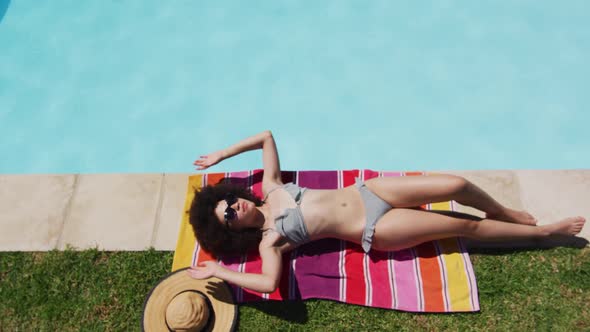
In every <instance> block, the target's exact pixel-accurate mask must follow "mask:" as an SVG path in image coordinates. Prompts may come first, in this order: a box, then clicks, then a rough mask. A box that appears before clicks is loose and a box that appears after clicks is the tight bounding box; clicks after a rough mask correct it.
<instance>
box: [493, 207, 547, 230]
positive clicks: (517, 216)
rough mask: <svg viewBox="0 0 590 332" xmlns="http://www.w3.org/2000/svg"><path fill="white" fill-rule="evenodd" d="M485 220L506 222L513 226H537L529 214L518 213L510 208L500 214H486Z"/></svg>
mask: <svg viewBox="0 0 590 332" xmlns="http://www.w3.org/2000/svg"><path fill="white" fill-rule="evenodd" d="M486 218H488V219H495V220H500V221H507V222H511V223H515V224H522V225H531V226H534V225H536V224H537V219H536V218H535V217H533V216H532V215H531V214H530V213H528V212H526V211H518V210H514V209H510V208H506V209H505V210H504V211H503V212H501V213H496V214H491V213H488V214H486Z"/></svg>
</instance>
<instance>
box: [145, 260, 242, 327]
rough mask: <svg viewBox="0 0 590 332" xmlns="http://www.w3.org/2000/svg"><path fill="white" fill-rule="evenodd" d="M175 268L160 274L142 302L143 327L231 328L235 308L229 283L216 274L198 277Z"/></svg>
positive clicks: (234, 320) (234, 323) (236, 316)
mask: <svg viewBox="0 0 590 332" xmlns="http://www.w3.org/2000/svg"><path fill="white" fill-rule="evenodd" d="M186 269H187V268H185V269H181V270H177V271H175V272H172V273H170V274H168V275H167V276H166V277H164V278H162V279H161V280H160V281H159V282H158V284H156V286H154V288H153V289H152V290H151V291H150V293H149V294H148V296H147V298H146V300H145V303H144V305H143V317H142V320H141V327H142V330H144V331H147V332H151V331H201V330H204V331H231V330H233V328H234V327H235V325H236V321H237V318H238V311H237V308H236V305H235V304H234V300H233V295H232V292H231V289H230V288H229V286H228V284H227V283H225V282H224V281H223V280H221V279H218V278H209V279H206V280H197V279H193V278H191V276H189V275H188V273H186Z"/></svg>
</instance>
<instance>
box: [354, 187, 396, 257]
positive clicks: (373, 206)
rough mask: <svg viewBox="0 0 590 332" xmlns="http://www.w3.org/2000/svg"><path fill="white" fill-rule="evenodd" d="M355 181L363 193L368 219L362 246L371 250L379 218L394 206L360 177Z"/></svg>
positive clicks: (366, 250)
mask: <svg viewBox="0 0 590 332" xmlns="http://www.w3.org/2000/svg"><path fill="white" fill-rule="evenodd" d="M354 181H355V184H354V185H355V186H356V187H357V189H358V190H359V192H360V193H361V198H362V199H363V203H364V204H365V216H366V219H367V220H366V224H365V229H364V230H363V237H362V247H363V250H364V251H365V252H369V250H371V243H372V242H373V233H375V225H376V224H377V220H379V218H381V217H382V216H383V215H384V214H385V213H386V212H387V211H389V210H391V209H392V208H393V207H392V206H391V205H389V203H387V202H386V201H384V200H382V199H381V198H379V196H377V195H375V194H374V193H373V192H372V191H371V190H369V188H367V186H365V183H364V182H362V181H361V180H360V179H359V178H355V179H354Z"/></svg>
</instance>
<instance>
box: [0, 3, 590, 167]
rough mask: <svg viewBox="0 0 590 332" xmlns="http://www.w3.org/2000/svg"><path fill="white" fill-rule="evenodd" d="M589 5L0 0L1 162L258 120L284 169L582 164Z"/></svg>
mask: <svg viewBox="0 0 590 332" xmlns="http://www.w3.org/2000/svg"><path fill="white" fill-rule="evenodd" d="M588 12H590V3H588V2H586V1H568V2H566V3H557V2H548V1H518V2H509V3H498V2H493V1H478V2H477V3H467V2H459V1H437V2H432V3H431V4H430V5H428V6H426V5H424V4H418V3H415V4H414V3H412V4H408V3H402V2H394V1H374V2H370V3H366V2H360V1H321V2H298V1H270V0H268V1H261V2H256V4H252V3H246V2H238V1H229V2H223V3H219V2H212V3H203V2H182V3H180V2H170V3H162V2H160V1H155V0H150V1H65V0H61V1H52V2H39V1H33V0H21V1H9V0H0V130H1V132H2V140H1V141H0V154H1V156H2V157H1V158H0V160H1V161H0V173H110V172H191V171H192V170H193V168H192V161H193V160H194V159H195V158H196V157H197V156H198V155H199V154H202V153H208V152H211V151H212V150H215V149H219V148H222V147H225V146H226V145H229V144H233V143H235V142H236V141H237V140H239V139H241V138H244V137H246V136H248V135H252V134H255V133H257V132H259V131H262V130H265V129H271V130H272V131H273V133H274V134H275V138H276V140H277V144H278V146H279V152H280V155H281V166H282V168H283V169H286V170H296V169H297V170H312V169H313V170H320V169H347V168H372V169H377V170H451V169H452V170H467V169H551V168H588V167H589V165H590V154H589V153H588V151H590V134H589V133H588V123H589V120H590V115H589V113H588V111H587V108H588V105H589V104H590V94H588V93H587V89H588V88H587V87H588V86H589V85H590V84H589V82H588V81H589V77H590V69H589V68H590V67H589V66H588V60H587V59H590V24H589V23H588V20H587V13H588ZM260 165H261V164H260V155H259V153H249V154H246V155H245V156H243V157H242V156H240V157H238V158H235V159H233V160H228V161H226V162H224V163H223V164H220V165H218V166H216V167H215V168H212V169H211V171H225V170H244V169H252V168H258V167H260Z"/></svg>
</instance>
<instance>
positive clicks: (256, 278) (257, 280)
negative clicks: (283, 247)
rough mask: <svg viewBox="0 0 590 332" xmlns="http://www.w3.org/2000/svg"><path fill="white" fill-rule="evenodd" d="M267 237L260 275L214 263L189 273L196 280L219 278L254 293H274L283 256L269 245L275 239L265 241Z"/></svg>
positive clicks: (200, 266) (263, 247)
mask: <svg viewBox="0 0 590 332" xmlns="http://www.w3.org/2000/svg"><path fill="white" fill-rule="evenodd" d="M265 237H266V236H265ZM265 237H263V240H262V241H261V243H260V248H259V250H260V258H261V259H262V273H260V274H258V273H241V272H236V271H232V270H229V269H226V268H224V267H222V266H220V265H219V264H217V263H216V262H213V261H207V262H204V263H201V264H200V265H199V266H197V267H191V268H190V269H189V270H187V271H188V273H189V274H190V275H191V276H192V277H193V278H196V279H206V278H209V277H217V278H220V279H223V280H225V281H227V282H230V283H232V284H235V285H238V286H240V287H244V288H248V289H251V290H253V291H257V292H261V293H272V292H274V291H275V290H276V289H277V287H278V285H279V280H280V278H281V263H282V262H281V259H282V256H281V252H280V249H279V248H277V247H275V246H272V245H269V243H270V242H271V241H274V239H265Z"/></svg>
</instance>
